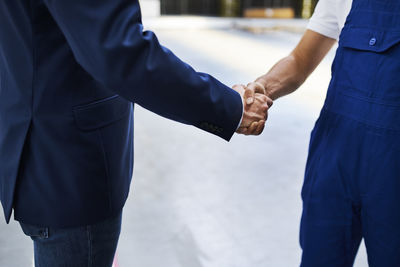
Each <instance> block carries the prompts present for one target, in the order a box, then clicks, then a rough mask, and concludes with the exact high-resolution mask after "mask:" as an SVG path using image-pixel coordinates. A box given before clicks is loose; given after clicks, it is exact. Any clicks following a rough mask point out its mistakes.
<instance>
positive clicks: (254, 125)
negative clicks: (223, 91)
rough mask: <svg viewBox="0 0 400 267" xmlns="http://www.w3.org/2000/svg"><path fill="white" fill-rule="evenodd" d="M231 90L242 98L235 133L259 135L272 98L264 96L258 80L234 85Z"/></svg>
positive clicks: (263, 90) (264, 91)
mask: <svg viewBox="0 0 400 267" xmlns="http://www.w3.org/2000/svg"><path fill="white" fill-rule="evenodd" d="M233 90H235V91H236V92H238V93H239V94H240V95H241V96H242V99H243V106H244V112H243V118H242V122H241V124H240V126H239V128H238V130H237V133H239V134H244V135H260V134H261V133H262V132H263V130H264V127H265V122H266V121H267V119H268V110H269V108H270V107H271V106H272V104H273V102H272V99H271V98H269V97H268V96H266V90H265V88H264V86H263V85H262V84H261V83H259V82H252V83H250V84H248V85H247V86H244V85H234V86H233Z"/></svg>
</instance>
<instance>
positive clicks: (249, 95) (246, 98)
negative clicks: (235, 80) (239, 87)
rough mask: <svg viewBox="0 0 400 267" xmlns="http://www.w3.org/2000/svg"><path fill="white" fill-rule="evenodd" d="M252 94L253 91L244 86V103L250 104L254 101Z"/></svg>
mask: <svg viewBox="0 0 400 267" xmlns="http://www.w3.org/2000/svg"><path fill="white" fill-rule="evenodd" d="M254 95H255V93H254V91H253V90H251V89H249V88H246V90H245V92H244V95H243V98H244V101H245V103H246V105H251V104H253V103H254Z"/></svg>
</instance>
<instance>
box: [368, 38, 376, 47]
mask: <svg viewBox="0 0 400 267" xmlns="http://www.w3.org/2000/svg"><path fill="white" fill-rule="evenodd" d="M375 44H376V38H375V37H374V38H371V40H369V45H370V46H374V45H375Z"/></svg>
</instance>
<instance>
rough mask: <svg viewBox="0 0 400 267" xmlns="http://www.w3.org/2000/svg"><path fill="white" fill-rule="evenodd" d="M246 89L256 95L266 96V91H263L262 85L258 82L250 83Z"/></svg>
mask: <svg viewBox="0 0 400 267" xmlns="http://www.w3.org/2000/svg"><path fill="white" fill-rule="evenodd" d="M247 88H249V89H251V90H253V91H254V93H258V94H263V95H266V94H267V90H266V89H265V87H264V85H262V84H261V83H260V82H252V83H249V84H248V85H247Z"/></svg>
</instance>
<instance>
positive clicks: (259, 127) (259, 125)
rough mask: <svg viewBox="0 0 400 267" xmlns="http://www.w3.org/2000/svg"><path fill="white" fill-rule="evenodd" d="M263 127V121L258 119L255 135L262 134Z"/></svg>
mask: <svg viewBox="0 0 400 267" xmlns="http://www.w3.org/2000/svg"><path fill="white" fill-rule="evenodd" d="M264 128H265V121H260V122H259V123H258V127H257V129H256V131H255V135H260V134H262V132H263V131H264Z"/></svg>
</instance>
